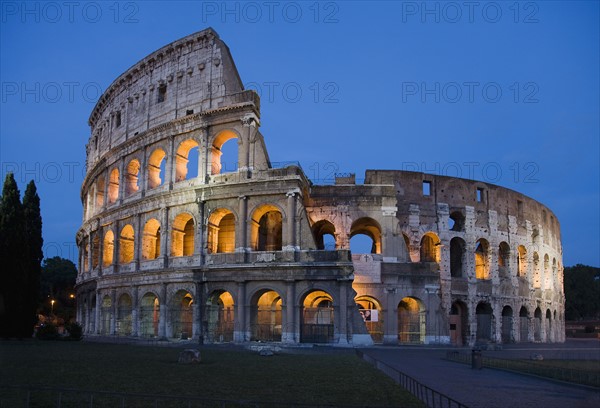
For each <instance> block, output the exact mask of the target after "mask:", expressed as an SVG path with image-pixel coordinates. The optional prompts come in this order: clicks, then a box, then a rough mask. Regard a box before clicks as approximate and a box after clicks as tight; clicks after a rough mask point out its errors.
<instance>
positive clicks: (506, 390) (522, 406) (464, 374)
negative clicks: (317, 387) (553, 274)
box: [361, 341, 600, 408]
mask: <svg viewBox="0 0 600 408" xmlns="http://www.w3.org/2000/svg"><path fill="white" fill-rule="evenodd" d="M576 349H577V350H576ZM448 350H451V349H449V348H429V347H427V348H425V347H413V348H409V347H393V348H392V347H390V348H388V347H376V348H368V349H361V351H363V352H364V353H365V354H367V355H368V356H371V357H373V358H376V359H377V360H380V361H383V362H385V363H386V364H388V365H390V366H392V367H394V368H395V369H397V370H398V371H401V372H403V373H405V374H407V375H409V376H411V377H413V378H414V379H416V380H417V381H419V382H421V383H423V384H425V385H427V386H428V387H430V388H433V389H434V390H436V391H438V392H441V393H442V394H446V395H447V396H449V397H450V398H453V399H455V400H457V401H459V402H461V403H463V404H465V405H467V406H468V407H470V408H479V407H481V408H505V407H514V408H526V407H535V408H587V407H594V408H597V407H600V391H598V390H593V389H588V388H583V387H578V386H571V385H567V384H564V383H558V382H555V381H549V380H544V379H540V378H536V377H530V376H526V375H520V374H516V373H510V372H506V371H502V370H495V369H491V368H484V369H482V370H473V369H471V366H470V365H466V364H461V363H454V362H450V361H446V360H443V358H444V357H445V356H446V352H447V351H448ZM464 351H466V350H465V349H463V352H464ZM531 353H540V354H542V355H544V356H546V355H549V354H552V353H562V354H559V355H564V353H571V354H578V353H582V356H584V358H586V359H591V358H590V356H591V357H592V358H593V356H598V357H597V358H596V359H598V358H600V342H598V341H595V342H591V343H585V344H583V343H575V344H573V343H571V342H568V343H566V344H564V345H556V347H553V345H527V346H524V347H517V345H514V346H511V347H509V348H505V349H504V350H501V351H493V352H492V351H484V352H483V354H484V355H489V356H495V357H498V358H519V357H520V358H522V356H529V355H530V354H531ZM598 364H599V369H600V360H598Z"/></svg>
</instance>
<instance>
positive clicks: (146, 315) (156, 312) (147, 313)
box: [140, 292, 160, 337]
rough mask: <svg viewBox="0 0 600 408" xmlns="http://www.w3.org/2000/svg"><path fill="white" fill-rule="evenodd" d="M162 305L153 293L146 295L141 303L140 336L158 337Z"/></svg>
mask: <svg viewBox="0 0 600 408" xmlns="http://www.w3.org/2000/svg"><path fill="white" fill-rule="evenodd" d="M159 318H160V303H159V301H158V297H157V296H156V295H155V294H154V293H151V292H148V293H146V294H145V295H144V296H143V297H142V301H141V302H140V336H142V337H158V324H159Z"/></svg>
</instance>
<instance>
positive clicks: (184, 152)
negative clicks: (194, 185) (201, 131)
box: [175, 139, 199, 182]
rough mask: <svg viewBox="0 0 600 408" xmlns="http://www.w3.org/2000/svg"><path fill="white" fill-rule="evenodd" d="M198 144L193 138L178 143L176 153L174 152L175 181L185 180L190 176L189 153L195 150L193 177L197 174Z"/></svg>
mask: <svg viewBox="0 0 600 408" xmlns="http://www.w3.org/2000/svg"><path fill="white" fill-rule="evenodd" d="M198 149H199V144H198V142H197V141H195V140H194V139H187V140H184V141H183V142H181V143H180V144H179V147H178V148H177V153H176V154H175V182H178V181H182V180H186V179H189V178H191V177H190V170H191V169H190V168H188V165H189V162H190V159H191V157H190V156H191V154H192V153H193V152H195V154H194V156H195V157H194V158H195V159H196V162H197V163H196V169H195V171H194V172H193V173H195V174H193V177H196V176H197V175H198V166H199V157H198Z"/></svg>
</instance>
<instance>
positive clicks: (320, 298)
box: [300, 290, 335, 343]
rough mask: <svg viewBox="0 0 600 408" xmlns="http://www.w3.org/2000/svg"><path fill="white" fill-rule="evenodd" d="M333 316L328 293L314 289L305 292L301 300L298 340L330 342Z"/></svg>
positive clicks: (331, 303) (331, 301)
mask: <svg viewBox="0 0 600 408" xmlns="http://www.w3.org/2000/svg"><path fill="white" fill-rule="evenodd" d="M334 317H335V316H334V307H333V298H332V297H331V295H330V294H329V293H327V292H325V291H322V290H314V291H312V292H309V293H308V294H306V296H305V297H304V300H303V301H302V315H301V326H300V341H301V342H303V343H331V342H332V341H333V334H334V331H333V323H334Z"/></svg>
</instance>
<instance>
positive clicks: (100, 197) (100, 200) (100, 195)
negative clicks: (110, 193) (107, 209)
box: [95, 176, 105, 212]
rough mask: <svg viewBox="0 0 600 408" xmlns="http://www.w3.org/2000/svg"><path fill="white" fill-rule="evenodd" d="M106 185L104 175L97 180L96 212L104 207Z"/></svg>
mask: <svg viewBox="0 0 600 408" xmlns="http://www.w3.org/2000/svg"><path fill="white" fill-rule="evenodd" d="M104 187H105V183H104V177H103V176H100V177H98V179H97V180H96V204H95V208H96V212H99V211H100V210H101V209H102V206H103V205H104Z"/></svg>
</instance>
